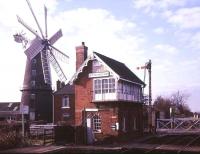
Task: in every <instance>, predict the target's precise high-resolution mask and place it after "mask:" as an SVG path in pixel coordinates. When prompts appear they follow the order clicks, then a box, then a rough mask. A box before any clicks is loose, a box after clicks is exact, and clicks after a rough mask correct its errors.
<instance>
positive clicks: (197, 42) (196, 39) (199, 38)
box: [190, 32, 200, 49]
mask: <svg viewBox="0 0 200 154" xmlns="http://www.w3.org/2000/svg"><path fill="white" fill-rule="evenodd" d="M190 45H191V47H192V48H195V49H200V32H197V33H195V34H194V35H193V36H192V37H191V40H190Z"/></svg>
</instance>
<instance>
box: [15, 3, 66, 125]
mask: <svg viewBox="0 0 200 154" xmlns="http://www.w3.org/2000/svg"><path fill="white" fill-rule="evenodd" d="M26 2H27V4H28V7H29V9H30V11H31V13H32V15H33V18H34V20H35V22H36V24H37V27H38V29H39V32H40V33H38V32H37V31H36V30H34V29H33V28H32V27H30V26H28V24H26V23H25V22H24V21H23V20H22V19H21V18H20V17H19V16H17V20H18V22H19V23H20V24H22V25H23V26H24V27H25V28H26V29H27V30H28V31H30V32H31V33H32V34H33V35H34V36H35V38H34V39H33V40H32V41H30V42H29V43H27V39H26V38H25V37H24V36H23V35H22V34H20V33H19V34H15V35H14V39H15V41H16V42H18V43H24V44H25V42H26V44H25V46H24V47H25V51H24V53H25V54H26V56H27V61H26V69H25V75H24V82H23V88H22V90H21V91H22V97H21V103H22V104H23V106H28V109H29V111H28V112H27V118H28V119H29V120H44V121H47V122H51V121H52V87H51V85H52V80H51V70H50V64H51V65H52V66H53V68H54V70H55V72H56V73H57V75H58V77H59V79H60V81H61V82H66V80H67V78H66V76H65V74H64V72H63V70H62V69H61V67H60V65H59V63H58V60H57V58H60V59H61V60H62V61H65V62H66V61H67V60H68V58H69V57H68V56H67V55H66V54H64V53H63V52H61V51H60V50H59V49H57V48H56V47H54V46H53V44H54V43H55V42H57V41H58V39H60V38H61V37H62V30H61V29H60V30H58V31H57V32H56V33H55V34H54V35H53V36H52V37H50V38H48V31H47V30H48V29H47V28H48V27H47V8H46V7H45V6H44V16H45V34H44V33H43V31H42V28H41V26H40V25H39V22H38V20H37V18H36V16H35V13H34V12H33V9H32V6H31V4H30V2H29V0H26ZM27 44H29V46H28V47H27Z"/></svg>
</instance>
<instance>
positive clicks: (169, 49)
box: [154, 44, 178, 54]
mask: <svg viewBox="0 0 200 154" xmlns="http://www.w3.org/2000/svg"><path fill="white" fill-rule="evenodd" d="M154 48H155V49H156V50H158V51H161V52H164V53H168V54H177V53H178V49H177V48H176V47H174V46H172V45H169V44H157V45H155V46H154Z"/></svg>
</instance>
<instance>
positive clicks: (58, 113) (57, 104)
mask: <svg viewBox="0 0 200 154" xmlns="http://www.w3.org/2000/svg"><path fill="white" fill-rule="evenodd" d="M64 96H65V95H54V123H58V122H60V121H63V122H65V124H68V125H74V108H75V105H74V101H75V96H74V95H68V96H69V102H70V108H65V109H63V108H62V98H63V97H64ZM63 113H69V114H70V117H69V118H68V119H67V120H64V119H63Z"/></svg>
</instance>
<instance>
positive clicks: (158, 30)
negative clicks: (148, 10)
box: [153, 27, 165, 34]
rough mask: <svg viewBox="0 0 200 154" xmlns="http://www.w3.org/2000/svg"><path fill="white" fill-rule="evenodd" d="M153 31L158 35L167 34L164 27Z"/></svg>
mask: <svg viewBox="0 0 200 154" xmlns="http://www.w3.org/2000/svg"><path fill="white" fill-rule="evenodd" d="M153 31H154V33H156V34H164V33H165V30H164V28H162V27H158V28H155V29H154V30H153Z"/></svg>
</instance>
